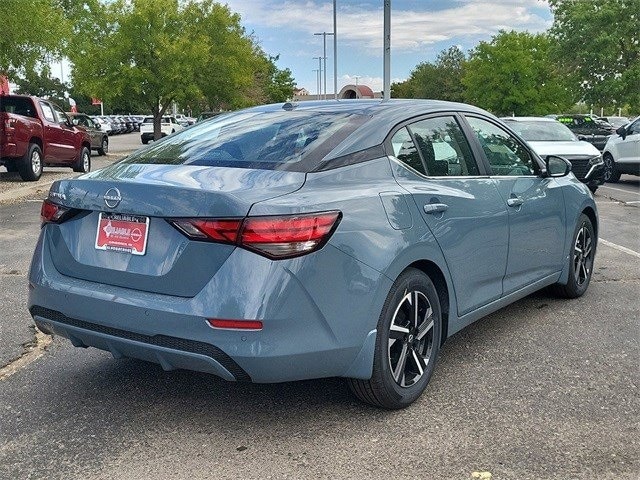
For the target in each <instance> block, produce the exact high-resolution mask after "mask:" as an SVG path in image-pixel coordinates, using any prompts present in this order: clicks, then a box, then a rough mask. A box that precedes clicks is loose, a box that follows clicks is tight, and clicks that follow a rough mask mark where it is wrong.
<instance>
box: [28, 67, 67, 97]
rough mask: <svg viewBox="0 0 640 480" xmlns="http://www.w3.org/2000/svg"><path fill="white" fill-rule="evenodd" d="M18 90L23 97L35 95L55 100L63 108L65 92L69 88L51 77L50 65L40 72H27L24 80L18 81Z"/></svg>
mask: <svg viewBox="0 0 640 480" xmlns="http://www.w3.org/2000/svg"><path fill="white" fill-rule="evenodd" d="M16 84H17V85H18V89H17V90H16V93H19V94H22V95H35V96H36V97H44V98H49V99H51V100H53V101H54V102H56V103H58V104H59V105H60V106H61V107H62V106H63V105H64V103H65V98H64V92H66V91H67V90H68V86H67V85H65V84H64V83H62V82H61V81H60V80H58V79H57V78H55V77H51V69H50V68H49V66H48V65H45V66H43V67H42V68H41V69H40V71H38V70H27V71H26V72H25V74H24V76H23V77H22V78H18V79H16Z"/></svg>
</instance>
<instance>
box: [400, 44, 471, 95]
mask: <svg viewBox="0 0 640 480" xmlns="http://www.w3.org/2000/svg"><path fill="white" fill-rule="evenodd" d="M465 61H466V59H465V55H464V52H462V50H460V49H459V48H458V47H457V46H452V47H449V48H448V49H447V50H443V51H442V52H440V54H439V55H438V57H437V58H436V61H435V62H434V63H430V62H423V63H420V64H418V65H417V66H416V67H415V68H414V69H413V71H412V72H411V75H410V77H409V79H408V80H406V81H404V82H400V83H394V84H393V85H391V96H392V97H394V98H431V99H436V100H449V101H452V102H461V101H463V98H464V87H463V85H462V75H463V72H464V66H465Z"/></svg>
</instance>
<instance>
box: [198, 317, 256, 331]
mask: <svg viewBox="0 0 640 480" xmlns="http://www.w3.org/2000/svg"><path fill="white" fill-rule="evenodd" d="M207 323H208V324H209V326H211V327H213V328H228V329H232V330H262V322H261V321H260V320H224V319H221V318H207Z"/></svg>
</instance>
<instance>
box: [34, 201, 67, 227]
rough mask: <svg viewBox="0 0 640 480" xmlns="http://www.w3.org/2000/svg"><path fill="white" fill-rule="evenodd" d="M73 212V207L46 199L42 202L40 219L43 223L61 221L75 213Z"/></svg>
mask: <svg viewBox="0 0 640 480" xmlns="http://www.w3.org/2000/svg"><path fill="white" fill-rule="evenodd" d="M73 212H74V211H73V210H72V209H71V208H67V207H63V206H62V205H58V204H57V203H53V202H52V201H50V200H45V201H44V202H42V208H41V209H40V220H41V222H42V225H44V224H45V223H60V222H62V221H64V220H66V219H67V218H69V217H70V216H71V215H73Z"/></svg>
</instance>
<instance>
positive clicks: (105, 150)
mask: <svg viewBox="0 0 640 480" xmlns="http://www.w3.org/2000/svg"><path fill="white" fill-rule="evenodd" d="M107 153H109V139H108V138H107V137H104V138H103V139H102V145H101V146H100V148H99V149H98V155H106V154H107Z"/></svg>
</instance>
